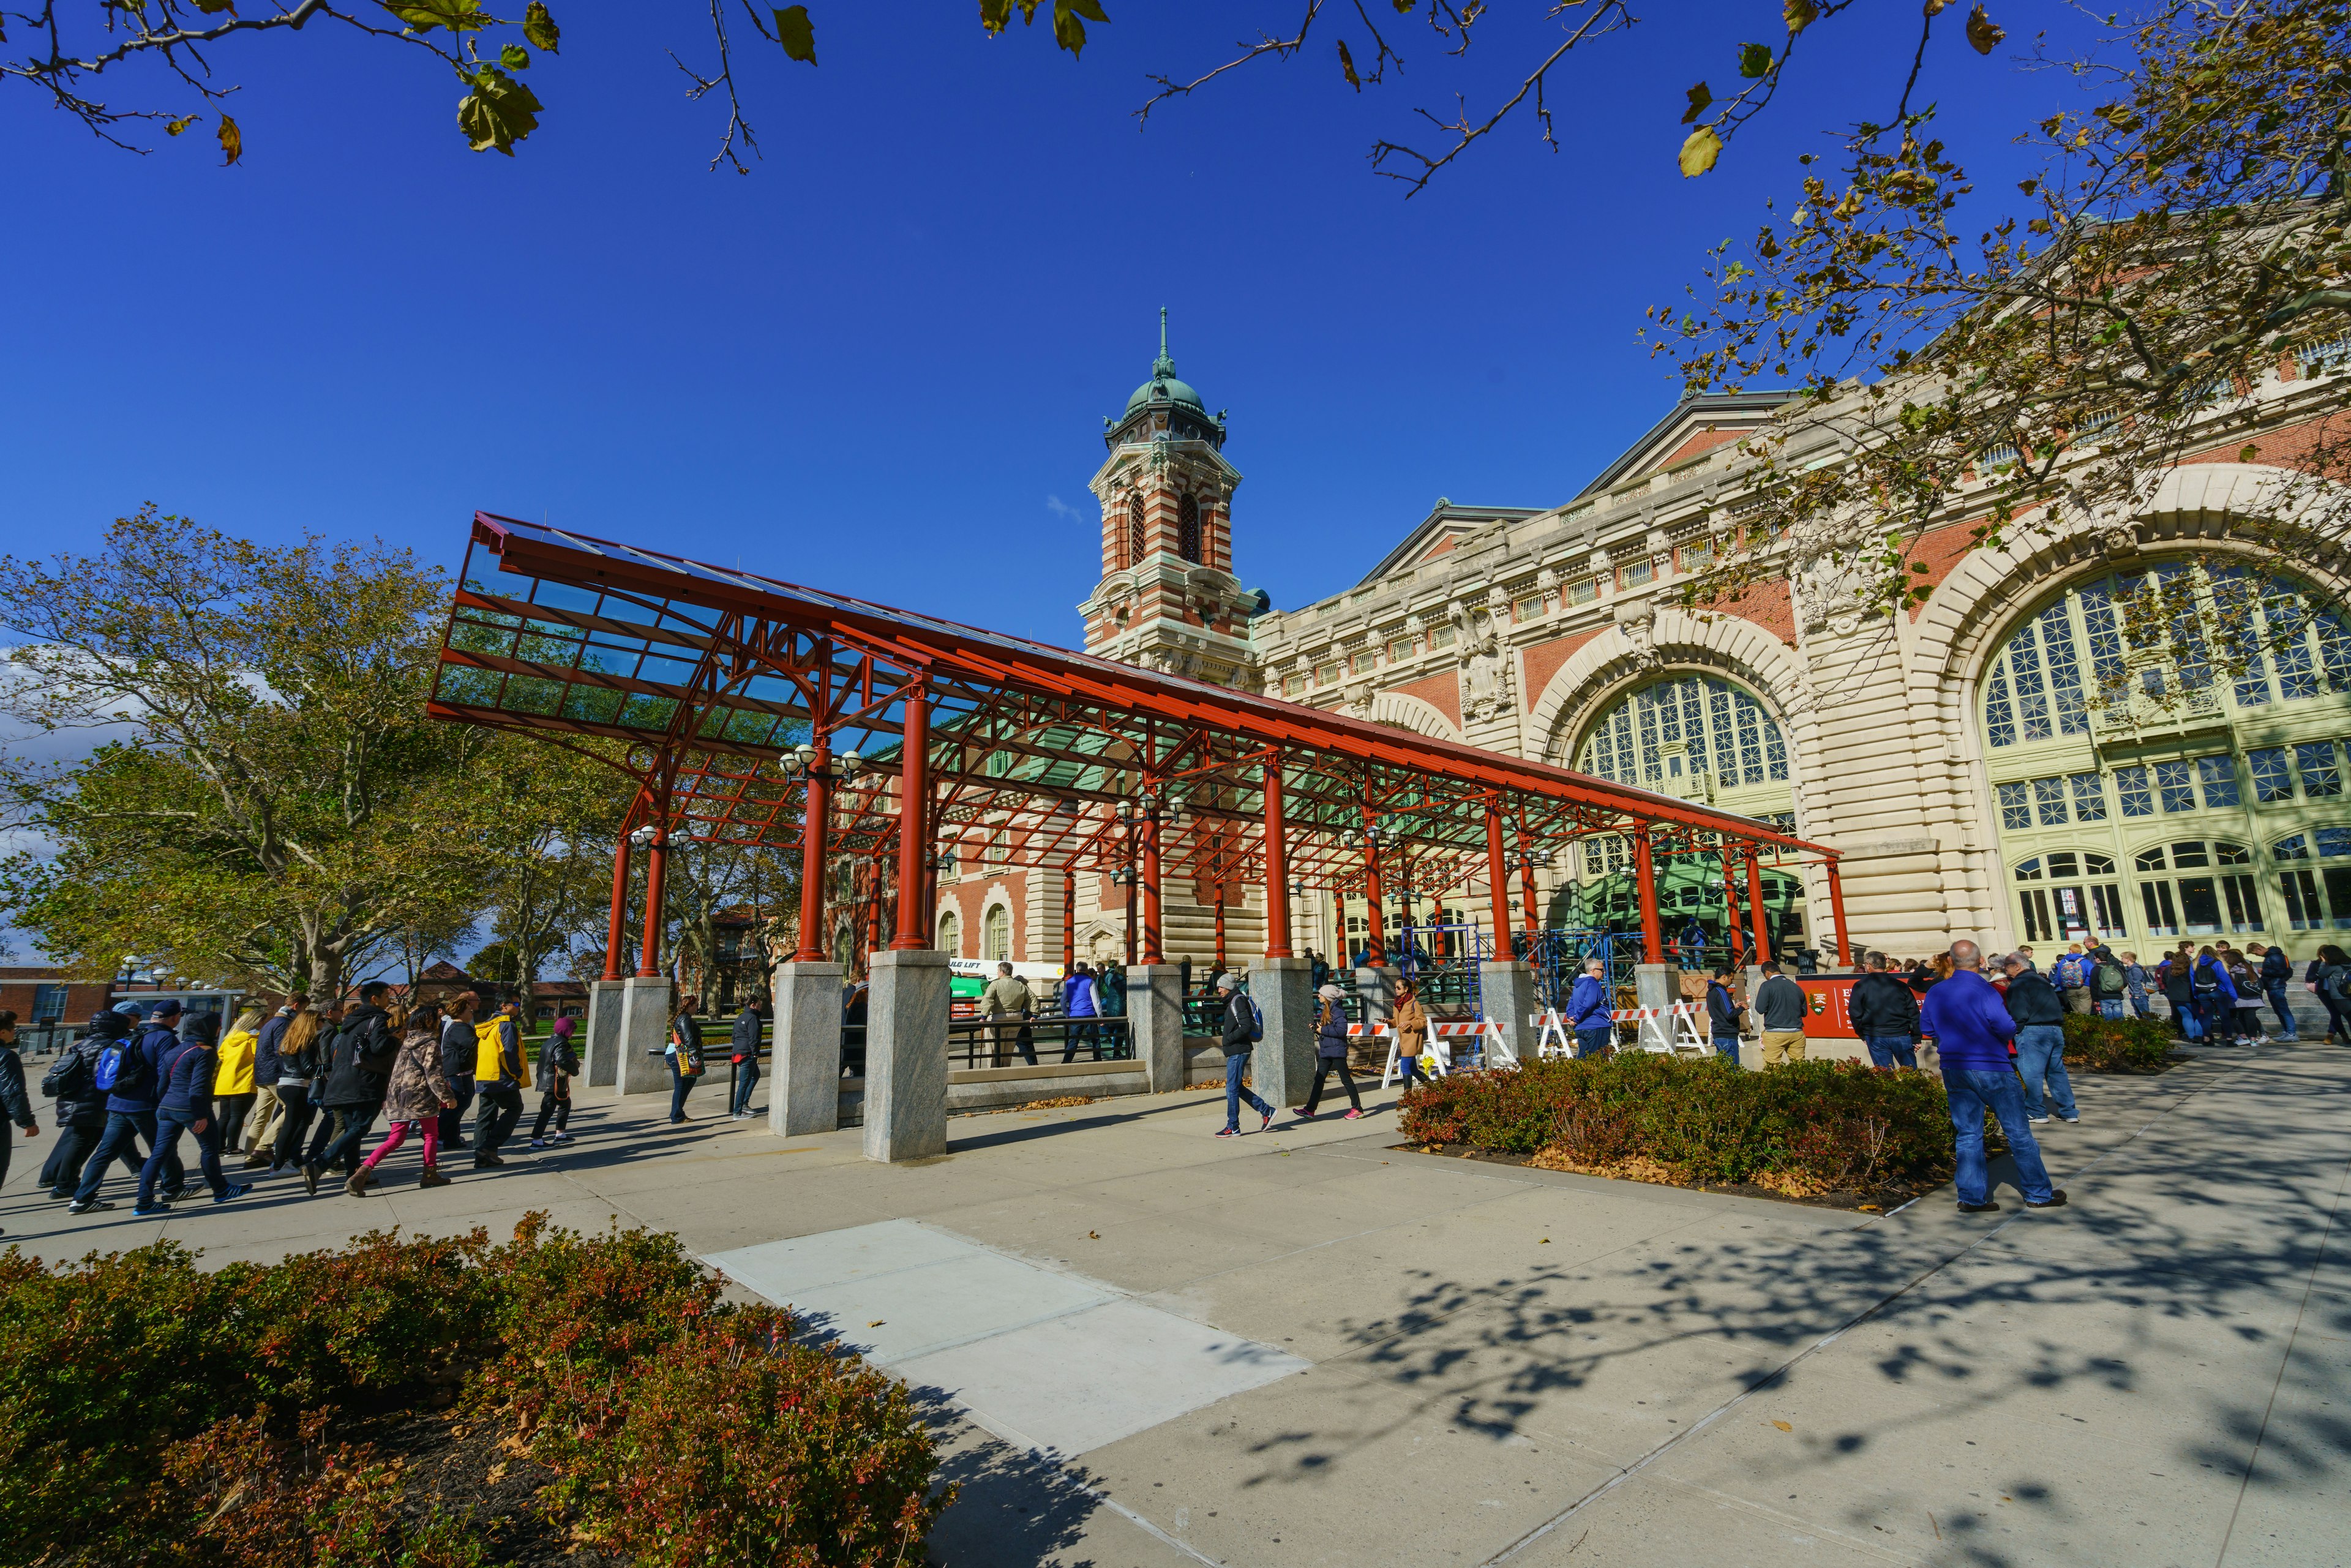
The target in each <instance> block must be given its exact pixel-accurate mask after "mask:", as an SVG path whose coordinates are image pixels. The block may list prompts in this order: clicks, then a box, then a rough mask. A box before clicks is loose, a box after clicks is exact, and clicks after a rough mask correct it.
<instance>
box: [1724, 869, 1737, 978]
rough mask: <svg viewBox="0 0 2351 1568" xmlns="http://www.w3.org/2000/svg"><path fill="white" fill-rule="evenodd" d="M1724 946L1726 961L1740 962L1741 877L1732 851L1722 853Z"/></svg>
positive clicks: (1730, 962)
mask: <svg viewBox="0 0 2351 1568" xmlns="http://www.w3.org/2000/svg"><path fill="white" fill-rule="evenodd" d="M1722 946H1723V958H1724V961H1725V962H1727V963H1729V964H1732V965H1736V964H1737V963H1738V962H1739V876H1738V873H1737V872H1736V871H1735V870H1734V869H1733V867H1732V863H1731V855H1730V849H1729V846H1728V845H1725V846H1724V848H1723V851H1722Z"/></svg>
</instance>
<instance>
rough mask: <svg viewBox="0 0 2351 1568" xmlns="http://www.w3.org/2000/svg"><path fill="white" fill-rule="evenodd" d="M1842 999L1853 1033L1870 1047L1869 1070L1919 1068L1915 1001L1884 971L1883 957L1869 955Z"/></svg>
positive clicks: (1908, 992) (1899, 983) (1915, 998)
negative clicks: (1850, 993) (1850, 990)
mask: <svg viewBox="0 0 2351 1568" xmlns="http://www.w3.org/2000/svg"><path fill="white" fill-rule="evenodd" d="M1864 962H1865V964H1866V965H1867V966H1868V967H1867V968H1866V969H1865V971H1864V973H1863V975H1862V977H1861V978H1859V979H1858V980H1855V982H1854V983H1853V995H1852V996H1851V997H1849V998H1846V1000H1845V1016H1846V1017H1847V1018H1849V1019H1852V1021H1853V1032H1854V1033H1855V1034H1857V1035H1859V1036H1860V1037H1861V1040H1862V1043H1863V1044H1865V1045H1866V1046H1868V1047H1869V1064H1870V1065H1871V1066H1872V1067H1894V1066H1902V1067H1916V1066H1917V1065H1918V998H1917V997H1916V996H1915V995H1913V994H1912V993H1911V990H1910V988H1909V987H1907V986H1906V985H1904V984H1903V983H1902V982H1901V981H1899V980H1897V979H1896V978H1895V977H1894V976H1893V975H1892V974H1891V973H1890V972H1889V971H1888V969H1887V967H1886V965H1887V960H1886V955H1885V954H1883V953H1872V954H1870V955H1869V956H1867V958H1865V960H1864Z"/></svg>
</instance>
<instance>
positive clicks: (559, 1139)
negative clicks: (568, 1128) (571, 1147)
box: [547, 1133, 575, 1144]
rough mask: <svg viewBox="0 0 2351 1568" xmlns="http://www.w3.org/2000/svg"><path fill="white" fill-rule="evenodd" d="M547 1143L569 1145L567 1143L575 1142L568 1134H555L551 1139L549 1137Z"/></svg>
mask: <svg viewBox="0 0 2351 1568" xmlns="http://www.w3.org/2000/svg"><path fill="white" fill-rule="evenodd" d="M547 1141H548V1142H549V1143H550V1144H569V1143H572V1142H574V1141H575V1140H574V1139H573V1138H572V1136H571V1134H569V1133H558V1134H555V1136H553V1137H551V1138H549V1139H548V1140H547Z"/></svg>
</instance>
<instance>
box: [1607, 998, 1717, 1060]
mask: <svg viewBox="0 0 2351 1568" xmlns="http://www.w3.org/2000/svg"><path fill="white" fill-rule="evenodd" d="M1608 1021H1609V1022H1610V1023H1612V1024H1618V1023H1629V1024H1635V1025H1637V1026H1639V1027H1638V1030H1637V1032H1636V1034H1635V1040H1637V1042H1638V1043H1639V1045H1640V1048H1641V1049H1642V1050H1643V1051H1653V1052H1655V1053H1656V1054H1658V1055H1663V1056H1671V1055H1674V1054H1675V1053H1677V1052H1678V1051H1693V1052H1695V1053H1697V1054H1698V1055H1699V1056H1704V1055H1706V1054H1707V1052H1708V1049H1709V1047H1708V1045H1707V1042H1706V1041H1705V1040H1703V1039H1701V1038H1700V1037H1699V1035H1698V1006H1697V1004H1696V1003H1694V1002H1676V1003H1675V1004H1674V1005H1673V1006H1672V1007H1669V1008H1618V1009H1616V1010H1615V1011H1614V1012H1612V1013H1610V1014H1609V1015H1608Z"/></svg>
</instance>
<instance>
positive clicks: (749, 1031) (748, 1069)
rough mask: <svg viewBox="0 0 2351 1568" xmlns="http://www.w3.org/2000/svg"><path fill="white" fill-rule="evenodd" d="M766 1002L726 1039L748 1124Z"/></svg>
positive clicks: (752, 1005)
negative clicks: (761, 1015) (761, 1009)
mask: <svg viewBox="0 0 2351 1568" xmlns="http://www.w3.org/2000/svg"><path fill="white" fill-rule="evenodd" d="M1021 994H1022V995H1024V996H1025V995H1027V994H1028V993H1027V988H1025V987H1024V988H1022V993H1021ZM767 999H768V998H765V997H753V998H750V999H749V1000H747V1001H746V1002H745V1003H744V1004H743V1010H742V1011H741V1012H739V1013H737V1014H736V1015H735V1030H734V1032H733V1033H732V1034H731V1035H729V1036H728V1037H727V1045H728V1048H729V1050H730V1051H731V1052H732V1054H731V1056H730V1057H729V1060H730V1061H733V1062H734V1063H735V1103H734V1104H733V1106H732V1107H730V1108H729V1110H728V1111H727V1114H728V1115H729V1116H730V1117H732V1118H733V1119H734V1120H736V1121H737V1122H747V1121H749V1120H750V1119H751V1091H752V1090H753V1089H755V1088H757V1087H758V1082H759V1037H760V1034H761V1031H762V1030H765V1029H766V1027H767V1020H766V1019H763V1018H761V1017H760V1016H759V1011H760V1007H761V1005H762V1004H763V1003H765V1002H766V1001H767ZM570 1021H571V1020H570V1019H558V1020H557V1024H558V1026H559V1027H560V1026H561V1025H562V1024H566V1023H569V1022H570ZM550 1038H551V1037H550ZM564 1049H565V1050H567V1051H568V1050H569V1049H570V1038H569V1030H566V1031H565V1040H564ZM538 1061H539V1066H540V1067H541V1068H542V1069H544V1068H545V1067H546V1065H547V1057H546V1054H545V1053H544V1052H541V1053H540V1055H539V1059H538ZM1036 1064H1037V1053H1036V1052H1035V1051H1029V1065H1030V1066H1031V1067H1034V1066H1035V1065H1036ZM548 1104H549V1100H548V1099H547V1098H546V1096H544V1095H542V1096H541V1097H540V1099H539V1106H540V1110H539V1113H538V1124H539V1125H540V1126H545V1125H546V1124H547V1111H546V1109H545V1107H546V1106H547V1105H548ZM565 1108H566V1109H567V1110H568V1109H569V1095H566V1096H565ZM530 1145H531V1147H533V1148H537V1147H538V1134H537V1133H533V1134H531V1138H530Z"/></svg>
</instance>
